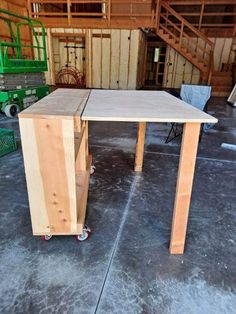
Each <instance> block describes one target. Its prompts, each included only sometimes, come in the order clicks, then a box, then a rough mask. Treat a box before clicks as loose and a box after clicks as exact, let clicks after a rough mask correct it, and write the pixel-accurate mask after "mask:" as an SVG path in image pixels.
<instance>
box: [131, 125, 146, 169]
mask: <svg viewBox="0 0 236 314" xmlns="http://www.w3.org/2000/svg"><path fill="white" fill-rule="evenodd" d="M145 133H146V122H139V124H138V135H137V143H136V153H135V166H134V171H142V167H143V154H144V144H145Z"/></svg>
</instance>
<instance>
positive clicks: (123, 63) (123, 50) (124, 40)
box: [119, 30, 130, 89]
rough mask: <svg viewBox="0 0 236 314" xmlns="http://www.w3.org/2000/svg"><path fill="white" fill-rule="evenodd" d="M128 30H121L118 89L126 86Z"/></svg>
mask: <svg viewBox="0 0 236 314" xmlns="http://www.w3.org/2000/svg"><path fill="white" fill-rule="evenodd" d="M128 37H129V31H128V30H122V31H121V39H120V45H121V46H120V71H119V89H127V88H128V63H129V45H130V40H129V39H128Z"/></svg>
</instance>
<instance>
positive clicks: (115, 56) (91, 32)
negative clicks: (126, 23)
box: [46, 28, 143, 89]
mask: <svg viewBox="0 0 236 314" xmlns="http://www.w3.org/2000/svg"><path fill="white" fill-rule="evenodd" d="M46 31H47V50H48V59H49V72H48V73H47V74H46V78H47V83H48V84H50V85H53V84H54V83H55V79H53V76H54V77H55V75H56V73H57V72H58V70H59V69H60V67H62V66H63V61H62V60H64V61H65V60H66V56H65V54H66V53H67V52H66V50H65V49H64V50H63V49H62V48H60V47H59V46H58V41H56V38H57V37H58V36H57V37H56V36H55V34H60V36H62V35H63V34H69V33H73V34H74V36H75V40H76V34H78V38H79V36H80V35H81V34H84V37H85V50H86V53H85V54H86V57H85V59H86V60H85V61H86V66H85V68H86V87H90V88H110V89H135V88H136V86H137V70H138V62H140V63H141V60H140V59H139V58H138V56H139V49H140V51H141V53H143V52H142V47H141V46H140V44H139V43H140V40H141V38H142V36H143V35H142V33H141V31H140V30H117V29H111V30H104V29H103V30H101V29H87V30H85V29H68V28H66V29H63V28H52V29H47V30H46ZM138 60H139V61H138ZM64 63H65V62H64ZM52 72H54V74H53V73H52Z"/></svg>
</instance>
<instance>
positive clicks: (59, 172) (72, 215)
mask: <svg viewBox="0 0 236 314" xmlns="http://www.w3.org/2000/svg"><path fill="white" fill-rule="evenodd" d="M89 92H90V91H89V90H73V89H59V90H56V91H55V92H53V93H51V94H50V95H49V96H47V97H45V98H43V99H42V100H41V101H39V102H38V103H36V104H34V105H32V106H31V107H29V108H28V109H26V110H24V111H23V112H22V113H20V114H19V122H20V132H21V140H22V150H23V157H24V164H25V173H26V182H27V189H28V196H29V205H30V214H31V221H32V229H33V234H34V235H50V236H52V235H72V234H74V235H80V234H81V233H82V232H83V226H84V219H85V213H86V203H87V196H88V185H89V176H90V164H91V156H89V154H88V123H87V122H82V123H81V113H82V111H83V109H84V105H85V103H86V100H87V97H88V95H89Z"/></svg>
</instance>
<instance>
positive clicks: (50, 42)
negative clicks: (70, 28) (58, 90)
mask: <svg viewBox="0 0 236 314" xmlns="http://www.w3.org/2000/svg"><path fill="white" fill-rule="evenodd" d="M47 43H48V61H49V73H50V85H56V80H55V64H54V53H53V37H52V33H51V29H50V28H48V29H47Z"/></svg>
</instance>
